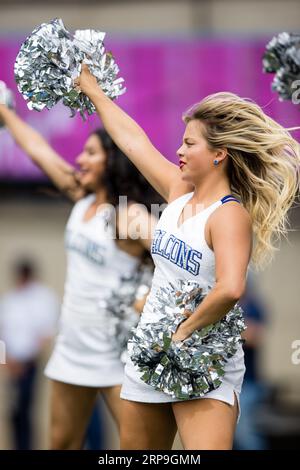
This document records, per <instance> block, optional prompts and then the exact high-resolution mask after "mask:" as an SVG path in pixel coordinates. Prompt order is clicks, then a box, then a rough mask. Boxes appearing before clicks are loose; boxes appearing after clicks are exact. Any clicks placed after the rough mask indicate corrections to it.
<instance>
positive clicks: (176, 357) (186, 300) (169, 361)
mask: <svg viewBox="0 0 300 470" xmlns="http://www.w3.org/2000/svg"><path fill="white" fill-rule="evenodd" d="M210 289H211V287H210V286H208V285H207V284H205V283H204V282H203V283H201V285H200V284H199V283H196V282H192V281H182V280H178V283H177V284H176V285H174V284H171V283H169V284H168V285H167V286H166V287H161V288H160V289H159V290H158V292H157V294H156V296H155V299H154V300H153V308H154V313H159V314H160V316H161V318H160V320H159V322H155V323H142V322H141V323H140V324H139V325H138V326H137V328H136V329H135V330H134V332H133V336H132V338H131V339H130V340H129V343H128V350H129V354H130V357H131V359H132V361H133V363H134V364H135V366H136V367H137V369H138V370H139V371H140V372H142V375H141V379H142V380H143V381H144V382H145V383H147V384H148V385H151V386H152V387H154V388H155V389H156V390H159V391H162V392H164V393H166V394H168V395H170V396H171V397H173V398H177V399H180V400H185V399H190V398H194V397H195V398H196V397H202V396H204V395H205V394H206V393H208V392H210V391H211V390H215V389H217V388H218V387H219V386H220V385H221V383H222V377H223V375H224V373H225V372H224V366H225V364H226V362H227V360H228V359H229V358H230V357H232V356H233V355H234V354H235V352H236V351H237V347H238V344H239V343H241V342H242V338H241V333H242V331H243V330H245V323H244V319H243V314H242V309H241V308H240V307H239V305H238V304H236V305H235V306H234V308H233V309H232V310H231V311H230V312H228V313H227V315H226V316H225V317H224V318H222V319H221V320H220V321H219V322H217V323H215V324H212V325H209V326H207V327H205V328H202V329H201V330H199V331H194V332H193V334H192V335H191V336H190V337H189V338H187V339H186V340H184V341H181V342H172V340H171V338H172V335H173V333H175V331H176V329H177V327H178V325H179V324H180V323H182V322H183V321H185V320H186V318H187V315H186V313H187V311H189V312H194V310H195V309H196V307H197V306H198V305H199V304H200V303H201V302H202V300H203V299H204V297H205V296H206V295H207V294H208V292H209V291H210Z"/></svg>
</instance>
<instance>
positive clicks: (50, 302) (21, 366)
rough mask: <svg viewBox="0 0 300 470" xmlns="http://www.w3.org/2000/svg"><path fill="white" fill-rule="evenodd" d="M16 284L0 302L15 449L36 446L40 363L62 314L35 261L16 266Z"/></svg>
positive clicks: (1, 331)
mask: <svg viewBox="0 0 300 470" xmlns="http://www.w3.org/2000/svg"><path fill="white" fill-rule="evenodd" d="M14 280H15V287H14V288H13V289H12V290H11V291H9V292H8V293H6V294H5V295H4V296H3V298H2V299H1V301H0V337H1V340H3V341H4V343H5V346H6V368H7V373H8V379H9V386H10V387H11V394H10V396H12V409H11V424H12V428H13V437H14V448H15V449H25V450H26V449H32V404H33V392H34V385H35V378H36V373H37V362H38V358H39V355H40V353H41V352H42V350H43V348H44V347H45V345H46V344H47V343H48V341H49V340H50V339H51V338H52V337H53V335H54V334H55V330H56V323H57V318H58V313H59V304H58V300H57V298H56V296H55V294H54V293H53V292H52V291H51V290H50V289H49V288H47V287H45V286H44V285H43V284H41V283H40V282H38V281H37V279H36V272H35V267H34V265H33V263H32V262H31V261H20V262H18V263H17V265H16V266H15V268H14Z"/></svg>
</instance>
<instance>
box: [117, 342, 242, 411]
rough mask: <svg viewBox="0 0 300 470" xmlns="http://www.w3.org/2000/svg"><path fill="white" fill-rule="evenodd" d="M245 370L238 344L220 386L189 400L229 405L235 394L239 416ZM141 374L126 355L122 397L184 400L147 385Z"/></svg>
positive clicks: (159, 400) (130, 398) (169, 400)
mask: <svg viewBox="0 0 300 470" xmlns="http://www.w3.org/2000/svg"><path fill="white" fill-rule="evenodd" d="M245 370H246V368H245V362H244V351H243V347H242V345H239V347H238V350H237V352H236V353H235V355H234V356H232V357H231V358H230V359H229V360H228V361H227V363H226V365H225V374H224V376H223V378H222V384H221V385H220V387H219V388H217V389H216V390H213V391H211V392H208V393H207V394H206V395H205V396H204V397H201V398H191V400H201V399H203V398H212V399H215V400H220V401H223V402H225V403H228V404H229V405H234V397H235V396H236V399H237V402H238V407H239V416H240V401H239V395H240V393H241V389H242V384H243V379H244V374H245ZM141 375H142V373H141V372H139V371H138V369H137V367H136V366H135V365H134V364H133V362H132V361H131V359H130V357H128V359H127V363H126V366H125V375H124V380H123V386H122V389H121V398H122V399H124V400H130V401H136V402H141V403H173V402H179V401H186V400H180V399H178V398H172V397H171V396H170V395H168V394H166V393H164V392H160V391H158V390H155V389H154V388H153V387H152V386H151V385H148V384H146V383H145V382H143V381H142V380H141V378H140V377H141Z"/></svg>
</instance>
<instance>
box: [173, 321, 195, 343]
mask: <svg viewBox="0 0 300 470" xmlns="http://www.w3.org/2000/svg"><path fill="white" fill-rule="evenodd" d="M190 334H191V333H190V332H189V331H187V330H186V329H185V327H184V322H183V323H181V324H180V325H179V327H178V328H177V330H176V332H175V333H174V334H173V336H172V341H173V342H175V343H177V342H180V341H184V340H185V339H187V338H188V337H189V336H190Z"/></svg>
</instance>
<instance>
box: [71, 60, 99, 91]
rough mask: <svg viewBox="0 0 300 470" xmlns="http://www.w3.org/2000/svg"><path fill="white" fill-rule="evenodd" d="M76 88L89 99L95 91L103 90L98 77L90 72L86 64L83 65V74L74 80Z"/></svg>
mask: <svg viewBox="0 0 300 470" xmlns="http://www.w3.org/2000/svg"><path fill="white" fill-rule="evenodd" d="M74 87H75V90H77V91H82V93H84V94H85V95H87V96H88V97H89V96H90V95H91V94H93V93H94V92H95V91H99V90H101V88H100V87H99V85H98V83H97V80H96V77H95V76H94V75H93V74H92V73H91V72H90V69H89V68H88V66H87V65H86V64H84V63H82V64H81V73H80V75H79V77H77V78H75V80H74Z"/></svg>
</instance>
